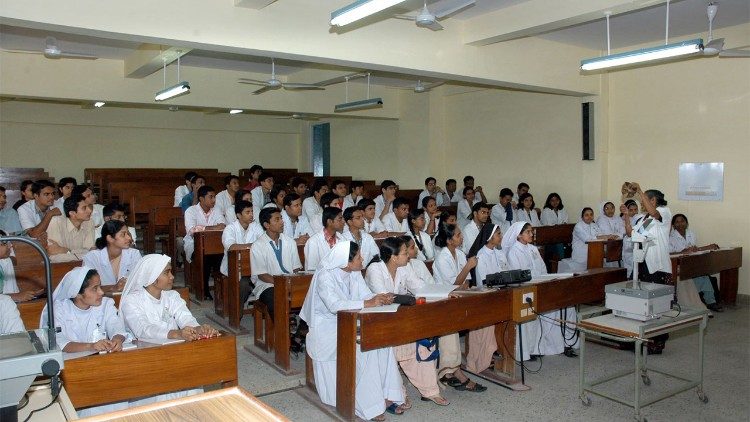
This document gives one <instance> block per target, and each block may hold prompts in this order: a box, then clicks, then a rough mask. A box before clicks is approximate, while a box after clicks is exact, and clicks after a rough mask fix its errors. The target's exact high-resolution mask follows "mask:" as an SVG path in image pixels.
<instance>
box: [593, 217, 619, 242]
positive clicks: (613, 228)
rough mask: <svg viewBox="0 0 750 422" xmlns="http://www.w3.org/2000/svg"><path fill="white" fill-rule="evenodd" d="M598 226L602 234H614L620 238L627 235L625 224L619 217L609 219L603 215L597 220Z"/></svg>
mask: <svg viewBox="0 0 750 422" xmlns="http://www.w3.org/2000/svg"><path fill="white" fill-rule="evenodd" d="M596 225H597V226H599V232H600V234H614V235H617V236H620V237H622V236H624V235H625V223H624V222H623V221H622V218H621V217H619V216H617V215H615V216H614V217H607V216H606V215H604V214H602V215H600V216H599V218H597V219H596Z"/></svg>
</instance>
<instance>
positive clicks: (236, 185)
mask: <svg viewBox="0 0 750 422" xmlns="http://www.w3.org/2000/svg"><path fill="white" fill-rule="evenodd" d="M239 190H240V178H239V177H237V176H235V175H233V174H230V175H229V176H227V177H225V178H224V190H223V191H221V192H219V193H218V194H216V206H215V207H214V208H215V209H216V211H218V212H219V213H220V214H221V215H223V216H224V221H227V222H229V219H228V218H227V214H231V215H232V217H234V196H235V195H237V192H239Z"/></svg>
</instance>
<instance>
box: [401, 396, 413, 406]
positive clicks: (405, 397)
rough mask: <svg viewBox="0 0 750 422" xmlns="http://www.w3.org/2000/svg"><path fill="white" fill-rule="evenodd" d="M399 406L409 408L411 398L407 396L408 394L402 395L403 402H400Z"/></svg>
mask: <svg viewBox="0 0 750 422" xmlns="http://www.w3.org/2000/svg"><path fill="white" fill-rule="evenodd" d="M401 408H402V409H404V410H409V409H411V399H410V398H409V396H408V395H405V396H404V402H403V403H401Z"/></svg>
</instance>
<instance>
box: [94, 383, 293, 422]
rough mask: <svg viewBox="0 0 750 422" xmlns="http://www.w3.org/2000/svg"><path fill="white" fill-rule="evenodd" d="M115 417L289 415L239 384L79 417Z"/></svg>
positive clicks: (99, 420) (273, 421)
mask: <svg viewBox="0 0 750 422" xmlns="http://www.w3.org/2000/svg"><path fill="white" fill-rule="evenodd" d="M114 420H116V421H120V422H136V421H138V422H143V421H153V422H156V421H182V420H195V421H247V422H250V421H269V422H282V421H288V420H289V419H287V418H286V417H285V416H284V415H282V414H281V413H279V412H278V411H277V410H276V409H274V408H272V407H271V406H268V405H267V404H265V403H263V402H262V401H260V400H258V399H257V398H256V397H254V396H253V395H251V394H250V393H248V392H247V391H245V390H244V389H243V388H242V387H232V388H224V389H221V390H216V391H210V392H208V393H203V394H198V395H195V396H190V397H182V398H179V399H173V400H167V401H163V402H159V403H153V404H149V405H146V406H139V407H135V408H132V409H127V410H121V411H119V412H113V413H107V414H104V415H99V416H93V417H90V418H86V419H82V421H86V422H103V421H114Z"/></svg>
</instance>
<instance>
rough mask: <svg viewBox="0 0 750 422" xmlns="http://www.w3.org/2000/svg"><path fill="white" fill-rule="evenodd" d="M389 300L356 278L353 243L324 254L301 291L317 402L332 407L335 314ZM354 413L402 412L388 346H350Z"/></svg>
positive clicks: (358, 261)
mask: <svg viewBox="0 0 750 422" xmlns="http://www.w3.org/2000/svg"><path fill="white" fill-rule="evenodd" d="M339 211H340V210H339ZM392 302H393V294H391V293H381V294H373V293H372V292H371V291H370V289H369V288H367V285H366V284H365V280H364V279H363V278H362V255H361V254H360V253H359V247H358V246H357V244H356V243H354V242H346V241H344V242H341V243H338V244H336V245H335V247H334V248H333V249H332V250H331V251H330V252H329V253H328V254H327V255H326V256H325V258H324V259H323V260H321V262H320V267H319V269H318V270H317V271H316V272H315V275H314V276H313V279H312V284H311V285H310V288H309V289H308V290H307V296H306V297H305V302H304V304H303V305H302V310H301V311H300V317H301V318H302V319H303V320H304V321H305V322H307V324H308V325H309V327H310V332H309V333H308V335H307V354H308V355H309V356H310V358H311V359H312V363H313V374H314V378H315V387H316V390H317V391H318V395H319V396H320V400H321V401H322V402H323V403H325V404H327V405H330V406H335V405H336V330H337V325H338V322H337V321H338V320H337V316H336V314H337V312H338V311H341V310H348V309H362V308H369V307H375V306H381V305H388V304H391V303H392ZM355 353H356V361H357V368H356V379H357V383H356V385H355V414H356V415H357V416H358V417H360V418H362V419H364V420H371V419H374V420H381V421H382V420H385V416H384V415H383V414H384V412H385V411H388V412H391V413H394V414H402V413H404V410H405V409H404V407H403V406H400V405H399V404H401V403H403V402H404V393H403V381H402V380H401V375H400V374H399V371H398V366H397V364H396V359H395V357H394V355H393V349H392V348H390V347H385V348H381V349H376V350H371V351H367V352H363V351H362V350H361V349H360V347H359V345H357V346H356V351H355Z"/></svg>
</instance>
